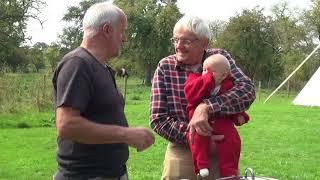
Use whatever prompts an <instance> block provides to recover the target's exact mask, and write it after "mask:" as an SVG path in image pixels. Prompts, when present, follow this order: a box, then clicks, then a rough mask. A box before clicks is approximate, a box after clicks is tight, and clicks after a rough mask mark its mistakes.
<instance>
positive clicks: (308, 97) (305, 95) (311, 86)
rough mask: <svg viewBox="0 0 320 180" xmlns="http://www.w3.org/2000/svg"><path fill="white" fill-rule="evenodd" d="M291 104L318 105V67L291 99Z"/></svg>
mask: <svg viewBox="0 0 320 180" xmlns="http://www.w3.org/2000/svg"><path fill="white" fill-rule="evenodd" d="M293 104H295V105H303V106H320V67H319V68H318V70H317V71H316V72H315V73H314V74H313V75H312V77H311V79H310V80H309V81H308V82H307V84H306V85H305V86H304V88H303V89H302V90H301V91H300V93H299V94H298V95H297V97H296V98H295V99H294V100H293Z"/></svg>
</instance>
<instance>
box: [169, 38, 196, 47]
mask: <svg viewBox="0 0 320 180" xmlns="http://www.w3.org/2000/svg"><path fill="white" fill-rule="evenodd" d="M197 40H199V39H198V38H196V39H180V38H175V37H173V38H171V39H170V41H171V42H172V44H174V45H176V44H178V42H180V44H182V45H186V46H190V45H191V44H192V43H193V42H194V41H197Z"/></svg>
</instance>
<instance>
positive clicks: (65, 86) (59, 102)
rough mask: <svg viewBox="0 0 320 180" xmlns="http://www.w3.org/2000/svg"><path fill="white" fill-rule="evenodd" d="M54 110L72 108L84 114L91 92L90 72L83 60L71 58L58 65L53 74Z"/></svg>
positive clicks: (88, 66)
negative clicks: (54, 83) (54, 80)
mask: <svg viewBox="0 0 320 180" xmlns="http://www.w3.org/2000/svg"><path fill="white" fill-rule="evenodd" d="M55 76H56V77H55V78H54V79H56V108H58V107H61V106H67V107H72V108H75V109H79V110H80V112H84V111H85V109H86V107H87V104H88V103H89V100H90V97H91V92H92V81H91V79H92V78H91V76H92V71H90V65H89V64H88V63H87V62H86V61H85V60H83V59H81V58H77V57H72V58H71V59H68V60H66V61H65V62H64V63H63V64H61V65H60V67H59V69H58V71H57V72H56V73H55Z"/></svg>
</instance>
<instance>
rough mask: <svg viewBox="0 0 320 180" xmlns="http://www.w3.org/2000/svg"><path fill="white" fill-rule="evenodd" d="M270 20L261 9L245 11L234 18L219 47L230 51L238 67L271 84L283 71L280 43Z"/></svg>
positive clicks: (219, 40)
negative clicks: (280, 59)
mask: <svg viewBox="0 0 320 180" xmlns="http://www.w3.org/2000/svg"><path fill="white" fill-rule="evenodd" d="M270 21H271V20H270V18H268V17H265V16H264V15H263V9H261V8H259V7H256V8H254V9H251V10H248V9H244V10H243V11H242V12H241V13H240V14H237V15H236V16H235V17H232V18H230V21H229V23H228V24H227V26H226V28H225V30H224V31H223V32H222V33H221V34H220V35H219V36H218V38H217V42H216V44H215V45H216V46H217V47H222V48H225V49H226V50H228V51H230V53H231V54H232V55H233V57H234V58H235V59H236V60H237V64H238V65H239V66H240V67H241V68H242V70H244V72H245V73H246V74H247V75H248V76H249V77H251V78H252V79H254V80H255V79H258V80H264V81H268V80H269V79H272V78H273V77H275V76H279V73H280V71H281V68H282V64H281V63H280V62H279V55H278V54H279V46H278V42H277V39H276V37H275V32H274V30H273V28H272V24H271V23H270ZM266 70H269V71H266ZM270 76H272V77H270Z"/></svg>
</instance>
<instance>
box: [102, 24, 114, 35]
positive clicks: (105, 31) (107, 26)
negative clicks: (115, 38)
mask: <svg viewBox="0 0 320 180" xmlns="http://www.w3.org/2000/svg"><path fill="white" fill-rule="evenodd" d="M112 31H113V28H112V26H111V25H110V23H105V24H104V25H103V26H102V32H103V34H104V35H106V36H111V34H112Z"/></svg>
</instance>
